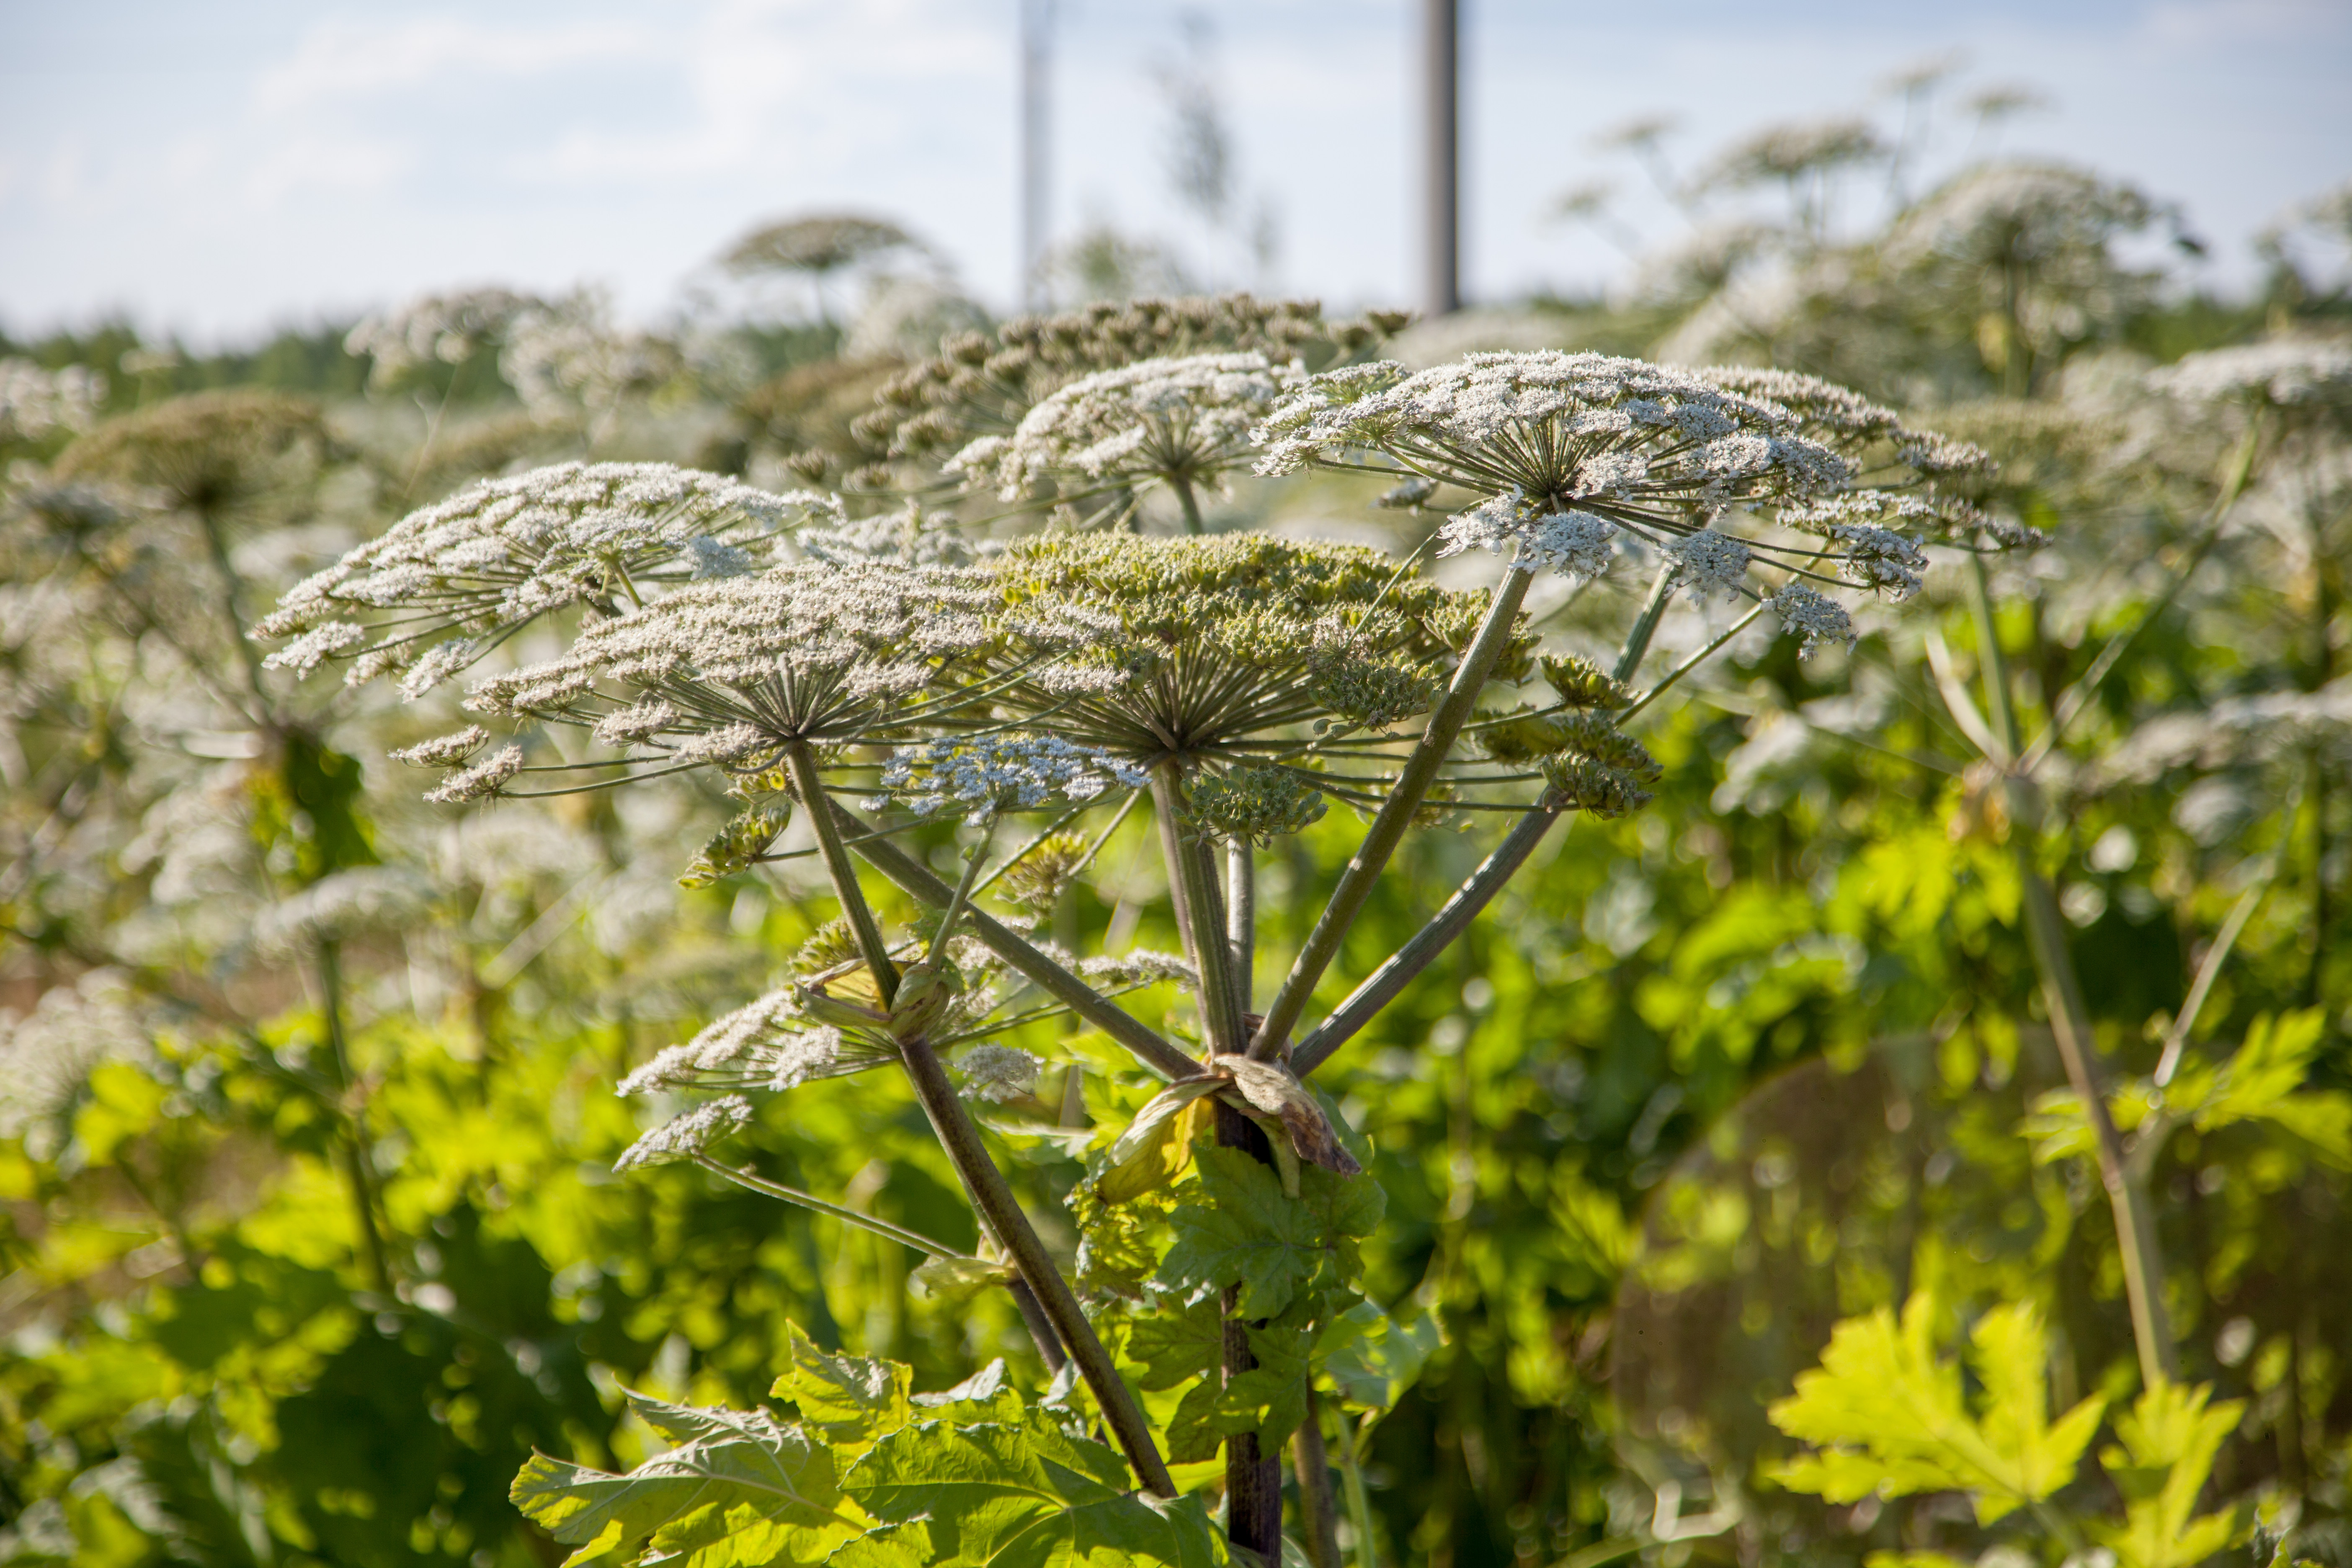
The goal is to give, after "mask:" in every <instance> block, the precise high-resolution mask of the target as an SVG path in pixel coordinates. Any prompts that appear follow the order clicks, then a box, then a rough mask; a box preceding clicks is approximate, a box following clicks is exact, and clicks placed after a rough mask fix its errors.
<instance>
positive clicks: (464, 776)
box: [425, 746, 522, 805]
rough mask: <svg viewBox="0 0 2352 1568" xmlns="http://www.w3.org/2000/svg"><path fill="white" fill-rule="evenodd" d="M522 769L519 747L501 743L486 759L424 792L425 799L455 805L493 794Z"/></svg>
mask: <svg viewBox="0 0 2352 1568" xmlns="http://www.w3.org/2000/svg"><path fill="white" fill-rule="evenodd" d="M520 772H522V748H521V747H520V746H503V747H500V748H499V750H498V751H497V752H493V753H492V754H491V756H490V757H489V759H488V761H487V762H480V763H475V764H474V765H473V766H472V767H470V768H467V769H464V770H463V771H461V772H458V773H451V774H450V775H449V776H448V777H447V778H446V779H443V780H442V781H441V784H440V786H439V787H438V788H436V789H430V790H427V791H425V799H426V800H428V801H430V802H432V803H433V804H434V805H462V804H464V803H465V802H467V801H469V800H480V799H482V798H483V797H484V796H486V795H497V794H498V793H499V791H500V790H502V789H504V788H505V787H506V786H507V785H508V784H510V783H512V782H513V780H514V776H515V775H516V774H517V773H520Z"/></svg>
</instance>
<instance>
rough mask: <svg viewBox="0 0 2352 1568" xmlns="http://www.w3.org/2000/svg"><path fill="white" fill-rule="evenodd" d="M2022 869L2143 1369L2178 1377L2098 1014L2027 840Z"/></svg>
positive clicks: (2053, 1023)
mask: <svg viewBox="0 0 2352 1568" xmlns="http://www.w3.org/2000/svg"><path fill="white" fill-rule="evenodd" d="M2017 869H2018V877H2019V879H2020V880H2021V882H2022V883H2023V889H2022V891H2023V899H2022V900H2021V901H2022V902H2023V904H2024V906H2025V927H2026V934H2027V941H2028V942H2029V944H2030V945H2031V946H2032V950H2033V962H2034V966H2035V968H2037V969H2039V970H2040V971H2041V973H2042V1000H2043V1002H2044V1004H2045V1005H2047V1006H2048V1008H2049V1010H2050V1032H2051V1034H2052V1035H2053V1036H2054V1037H2056V1039H2057V1042H2058V1055H2059V1058H2060V1059H2061V1060H2063V1062H2064V1063H2065V1066H2066V1080H2067V1082H2068V1083H2069V1084H2071V1085H2072V1086H2073V1087H2074V1095H2075V1098H2076V1099H2078V1100H2081V1101H2082V1102H2083V1114H2084V1119H2085V1120H2086V1121H2088V1122H2089V1123H2090V1128H2091V1136H2092V1140H2093V1142H2094V1143H2095V1146H2096V1152H2097V1156H2098V1166H2099V1181H2100V1184H2102V1185H2104V1186H2105V1188H2106V1190H2107V1204H2108V1206H2109V1207H2110V1208H2112V1209H2113V1210H2114V1211H2115V1216H2116V1249H2117V1251H2118V1253H2119V1254H2120V1255H2121V1258H2122V1261H2123V1272H2124V1295H2125V1297H2126V1300H2128V1302H2129V1304H2130V1307H2131V1319H2132V1337H2133V1339H2134V1340H2135V1341H2136V1342H2137V1344H2138V1347H2139V1366H2140V1377H2141V1380H2142V1381H2143V1382H2145V1383H2146V1384H2147V1385H2148V1386H2150V1387H2154V1386H2155V1385H2156V1383H2157V1381H2158V1379H2159V1378H2163V1379H2168V1380H2177V1379H2178V1378H2179V1359H2178V1357H2177V1355H2176V1353H2175V1352H2174V1349H2173V1343H2172V1324H2171V1321H2170V1315H2169V1314H2168V1312H2167V1311H2166V1310H2165V1305H2164V1254H2163V1250H2162V1247H2161V1245H2160V1244H2159V1242H2158V1237H2157V1234H2156V1222H2155V1216H2154V1215H2152V1214H2150V1213H2149V1211H2148V1204H2147V1194H2146V1193H2145V1192H2143V1191H2142V1190H2141V1188H2140V1184H2139V1183H2138V1182H2137V1181H2136V1180H2134V1178H2133V1173H2132V1171H2131V1168H2130V1166H2129V1164H2128V1163H2126V1160H2125V1157H2124V1144H2123V1139H2122V1137H2121V1136H2120V1135H2118V1134H2117V1132H2116V1122H2115V1118H2114V1117H2113V1116H2111V1115H2109V1114H2108V1112H2107V1098H2106V1084H2105V1081H2104V1080H2105V1075H2104V1074H2103V1073H2102V1072H2101V1071H2100V1065H2099V1058H2098V1052H2097V1048H2096V1047H2095V1046H2094V1044H2093V1043H2092V1038H2091V1022H2090V1018H2089V1016H2088V1014H2087V1012H2086V1011H2085V1009H2084V1005H2083V994H2082V987H2081V984H2080V983H2079V982H2078V981H2077V980H2076V978H2075V975H2074V957H2073V955H2072V954H2071V953H2069V952H2067V951H2066V936H2065V929H2066V928H2065V921H2064V917H2063V916H2062V915H2060V914H2059V912H2058V900H2057V897H2056V895H2055V894H2054V893H2053V892H2052V891H2051V889H2050V883H2049V881H2048V879H2045V878H2044V877H2043V876H2042V874H2041V872H2039V871H2038V870H2036V869H2035V868H2033V866H2032V863H2031V859H2030V853H2029V851H2027V850H2026V849H2025V848H2024V847H2023V846H2020V847H2019V851H2018V868H2017Z"/></svg>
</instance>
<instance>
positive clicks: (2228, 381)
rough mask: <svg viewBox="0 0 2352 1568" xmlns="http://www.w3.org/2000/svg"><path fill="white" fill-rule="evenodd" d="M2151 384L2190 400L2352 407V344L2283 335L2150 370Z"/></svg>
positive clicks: (2149, 381) (2195, 354)
mask: <svg viewBox="0 0 2352 1568" xmlns="http://www.w3.org/2000/svg"><path fill="white" fill-rule="evenodd" d="M2148 384H2150V385H2151V386H2153V387H2155V388H2156V389H2157V390H2158V391H2159V392H2167V393H2169V394H2171V395H2173V396H2175V397H2178V398H2181V399H2184V400H2186V401H2189V402H2197V403H2222V402H2252V403H2267V404H2271V405H2275V406H2278V407H2282V408H2305V407H2314V408H2315V407H2320V406H2326V405H2333V406H2335V407H2336V408H2339V409H2341V408H2352V342H2346V341H2344V340H2341V339H2336V338H2315V337H2281V338H2273V339H2272V340H2270V341H2269V342H2260V343H2247V344H2245V345H2243V346H2242V347H2239V348H2232V349H2209V350H2207V351H2206V352H2204V353H2193V354H2189V355H2187V356H2185V357H2184V358H2183V359H2182V360H2181V361H2180V362H2179V363H2178V364H2174V365H2170V366H2168V367H2166V368H2165V369H2163V370H2159V371H2155V372H2151V373H2150V374H2149V375H2148Z"/></svg>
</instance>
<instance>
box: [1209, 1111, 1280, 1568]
mask: <svg viewBox="0 0 2352 1568" xmlns="http://www.w3.org/2000/svg"><path fill="white" fill-rule="evenodd" d="M1217 1143H1218V1146H1219V1147H1220V1148H1225V1149H1239V1150H1242V1151H1243V1152H1245V1153H1247V1154H1249V1155H1250V1156H1251V1157H1252V1158H1254V1159H1255V1160H1257V1161H1258V1162H1259V1163H1262V1164H1267V1165H1271V1164H1272V1163H1274V1146H1273V1145H1272V1144H1271V1143H1269V1142H1267V1141H1266V1136H1265V1131H1264V1129H1262V1128H1260V1127H1259V1126H1258V1124H1257V1123H1256V1122H1255V1121H1252V1120H1251V1119H1250V1118H1248V1117H1246V1116H1244V1115H1243V1114H1242V1113H1241V1112H1240V1111H1238V1110H1234V1108H1233V1107H1232V1106H1230V1105H1227V1104H1225V1103H1223V1101H1222V1100H1221V1101H1219V1102H1218V1104H1217ZM1240 1302H1241V1289H1240V1288H1239V1287H1238V1286H1227V1287H1226V1289H1225V1290H1224V1293H1223V1297H1222V1298H1221V1299H1220V1302H1219V1305H1220V1307H1221V1309H1222V1310H1223V1314H1224V1345H1223V1375H1224V1380H1225V1382H1226V1383H1228V1384H1230V1383H1232V1382H1233V1380H1234V1378H1236V1377H1239V1376H1240V1375H1241V1374H1242V1373H1246V1372H1255V1371H1256V1370H1257V1357H1255V1355H1253V1354H1251V1353H1250V1344H1249V1331H1250V1329H1251V1328H1252V1327H1254V1326H1257V1327H1262V1326H1263V1325H1253V1324H1252V1323H1251V1322H1250V1321H1249V1320H1247V1319H1245V1318H1244V1317H1242V1316H1241V1313H1240V1310H1239V1307H1240ZM1225 1533H1226V1534H1227V1535H1228V1536H1230V1537H1232V1539H1233V1542H1234V1545H1236V1546H1242V1547H1246V1548H1248V1549H1249V1550H1250V1551H1252V1552H1256V1553H1257V1554H1258V1556H1259V1557H1260V1558H1261V1559H1263V1560H1264V1561H1265V1562H1267V1563H1279V1562H1281V1561H1282V1452H1281V1450H1280V1449H1276V1450H1275V1451H1274V1452H1273V1453H1265V1452H1263V1451H1262V1450H1261V1449H1260V1447H1259V1446H1258V1440H1257V1434H1256V1433H1255V1432H1242V1433H1237V1434H1235V1435H1234V1436H1230V1437H1227V1438H1226V1439H1225Z"/></svg>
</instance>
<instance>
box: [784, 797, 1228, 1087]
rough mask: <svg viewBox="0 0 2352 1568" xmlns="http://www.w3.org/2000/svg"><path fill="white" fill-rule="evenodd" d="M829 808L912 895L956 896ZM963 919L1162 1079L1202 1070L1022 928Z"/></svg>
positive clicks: (977, 917)
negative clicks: (1026, 935)
mask: <svg viewBox="0 0 2352 1568" xmlns="http://www.w3.org/2000/svg"><path fill="white" fill-rule="evenodd" d="M825 812H826V815H828V816H831V817H832V818H833V820H834V823H835V831H836V833H838V832H839V831H840V830H842V829H846V830H848V831H849V832H850V833H852V834H855V835H858V836H860V838H861V842H859V843H858V844H857V845H856V853H857V857H858V858H860V859H862V860H864V861H865V862H866V864H867V865H869V866H871V867H873V868H875V869H876V870H877V871H879V872H881V873H882V875H883V876H884V877H885V878H887V879H889V880H890V881H891V882H892V883H894V884H896V885H897V887H898V889H899V890H900V891H902V892H904V893H906V894H907V895H908V897H909V898H913V899H918V900H921V901H922V902H924V903H926V904H929V905H930V906H931V907H932V908H933V909H945V908H946V907H947V905H948V902H949V900H951V899H952V898H954V897H955V889H952V888H950V887H949V886H948V884H947V883H946V882H944V881H942V880H940V879H939V878H938V877H936V876H934V875H933V874H932V872H931V869H930V868H929V867H928V866H926V865H924V864H923V863H922V862H921V861H919V860H918V859H916V858H914V857H913V856H911V855H909V854H908V853H907V852H906V851H905V850H903V849H901V848H899V847H898V846H896V845H894V844H892V843H891V842H890V841H889V840H888V839H887V838H879V837H873V833H874V829H873V827H872V826H870V825H869V824H867V823H866V822H865V821H863V820H862V819H860V818H859V817H858V816H856V814H855V813H853V812H851V811H850V810H849V809H848V808H847V807H846V806H845V805H842V804H841V803H840V802H839V801H836V800H832V799H830V798H828V799H827V800H826V802H825ZM964 919H965V920H967V921H970V922H971V933H972V935H974V936H976V937H978V938H979V939H980V940H981V942H983V943H984V944H986V946H987V947H988V950H989V951H990V952H993V953H995V954H996V955H997V956H998V957H1000V958H1002V959H1003V960H1004V962H1005V963H1008V964H1010V965H1012V966H1013V970H1014V971H1015V972H1017V973H1019V974H1020V975H1021V976H1022V977H1023V978H1024V979H1025V980H1027V981H1028V982H1029V983H1030V984H1033V985H1034V986H1036V987H1037V988H1038V989H1039V990H1040V991H1043V992H1045V994H1047V995H1048V996H1051V997H1053V998H1054V1000H1055V1001H1056V1002H1059V1003H1061V1004H1062V1005H1064V1006H1066V1007H1067V1008H1068V1009H1069V1010H1070V1011H1071V1012H1072V1013H1074V1014H1076V1016H1079V1017H1080V1018H1083V1019H1085V1020H1086V1021H1087V1023H1089V1024H1092V1025H1093V1026H1095V1027H1096V1028H1097V1029H1100V1030H1101V1031H1102V1032H1103V1033H1104V1034H1105V1035H1108V1037H1110V1038H1112V1039H1114V1040H1116V1041H1118V1043H1119V1044H1120V1045H1122V1046H1125V1047H1127V1048H1128V1049H1129V1051H1131V1052H1133V1053H1134V1055H1135V1057H1136V1058H1137V1059H1138V1060H1139V1061H1141V1062H1142V1063H1143V1065H1144V1066H1145V1067H1147V1068H1150V1069H1151V1070H1152V1071H1153V1072H1156V1073H1158V1074H1159V1075H1160V1077H1161V1078H1164V1079H1179V1078H1190V1077H1191V1076H1192V1074H1194V1073H1196V1072H1198V1071H1200V1070H1201V1064H1200V1063H1199V1062H1197V1061H1194V1060H1193V1059H1192V1058H1191V1057H1189V1056H1187V1055H1186V1054H1185V1053H1184V1052H1182V1051H1181V1050H1179V1049H1178V1048H1177V1047H1174V1046H1172V1045H1171V1044H1170V1043H1169V1042H1168V1041H1166V1040H1163V1039H1161V1038H1160V1037H1159V1036H1158V1035H1157V1034H1155V1033H1154V1032H1153V1031H1152V1030H1151V1029H1150V1026H1147V1025H1146V1024H1144V1022H1143V1021H1142V1020H1141V1019H1139V1018H1138V1017H1136V1016H1135V1015H1134V1014H1132V1013H1129V1012H1128V1011H1127V1010H1126V1009H1125V1008H1123V1007H1121V1006H1119V1005H1118V1004H1117V1003H1115V1002H1113V1001H1112V1000H1111V999H1110V998H1109V997H1108V996H1105V995H1104V994H1102V993H1100V992H1099V991H1097V990H1096V989H1095V988H1094V987H1093V986H1091V985H1089V984H1087V983H1086V982H1085V981H1083V980H1081V979H1079V978H1078V977H1077V976H1076V975H1075V974H1073V973H1070V972H1069V971H1068V970H1067V969H1065V968H1064V967H1063V966H1062V965H1061V964H1060V963H1056V962H1055V960H1054V959H1053V958H1051V957H1050V956H1048V955H1047V954H1045V952H1040V951H1039V950H1038V949H1037V948H1036V947H1035V946H1034V945H1033V944H1031V943H1030V942H1029V941H1028V940H1027V939H1026V938H1024V937H1023V936H1022V935H1021V934H1020V933H1019V932H1017V931H1013V930H1012V929H1011V928H1010V927H1008V926H1006V925H1004V924H1003V922H1002V921H997V920H995V919H994V918H992V916H990V915H988V914H986V913H985V912H983V911H982V910H966V911H965V914H964Z"/></svg>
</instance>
